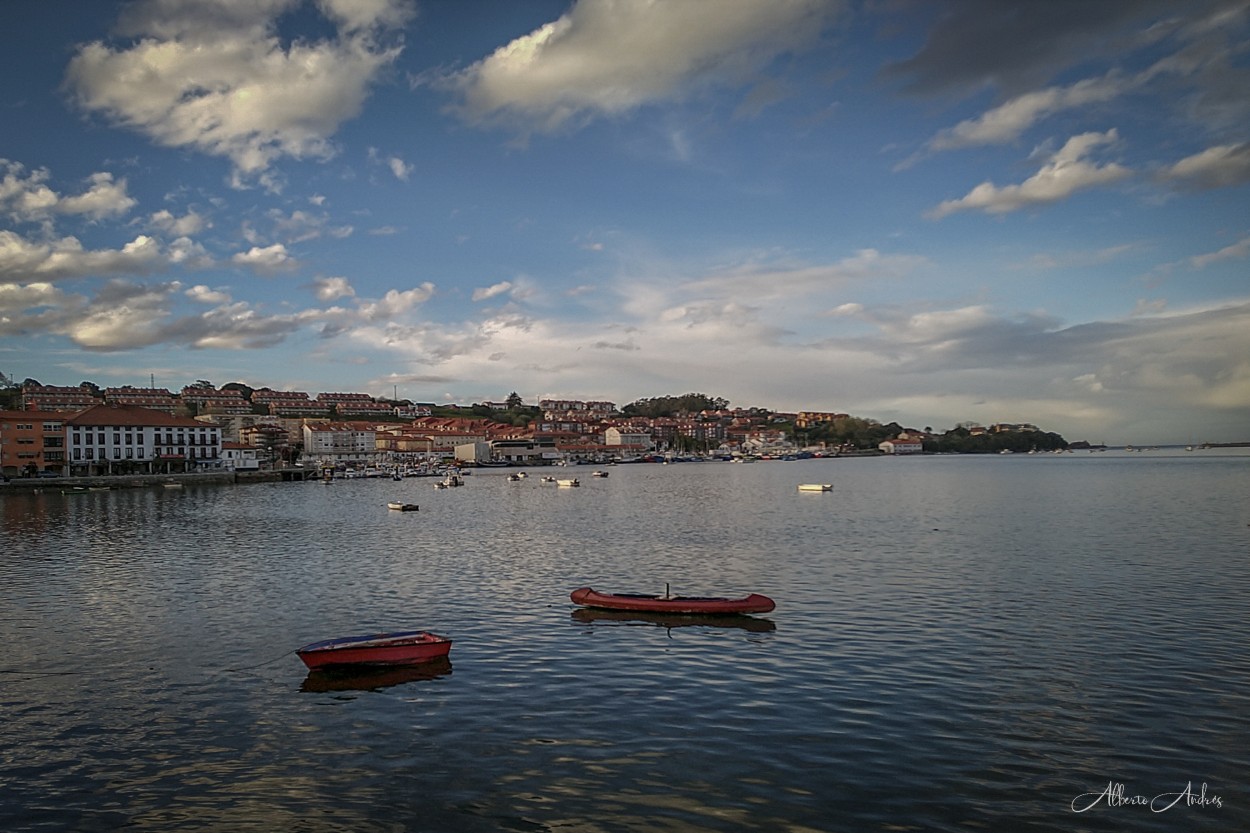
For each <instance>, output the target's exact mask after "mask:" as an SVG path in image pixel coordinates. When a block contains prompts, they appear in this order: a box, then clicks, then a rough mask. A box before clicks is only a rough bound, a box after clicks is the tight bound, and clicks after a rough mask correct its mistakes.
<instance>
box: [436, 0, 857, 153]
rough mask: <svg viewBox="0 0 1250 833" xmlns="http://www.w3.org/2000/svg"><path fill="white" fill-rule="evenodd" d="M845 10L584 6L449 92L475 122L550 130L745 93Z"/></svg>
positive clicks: (810, 0)
mask: <svg viewBox="0 0 1250 833" xmlns="http://www.w3.org/2000/svg"><path fill="white" fill-rule="evenodd" d="M841 8H842V4H841V3H838V2H828V0H773V2H769V3H760V2H757V0H715V2H682V3H633V2H626V3H618V2H612V0H580V2H578V3H576V4H575V5H574V6H573V7H572V8H571V9H570V10H569V11H568V12H567V13H566V14H564V15H563V16H561V17H560V18H559V19H558V20H555V21H553V22H552V23H548V24H546V25H544V26H542V27H541V28H539V29H537V30H535V31H534V32H531V33H530V34H528V35H526V36H524V37H521V38H517V39H516V40H514V41H512V42H511V43H509V44H507V45H506V46H503V47H500V48H499V49H497V50H496V51H495V52H494V54H492V55H491V56H490V57H488V58H486V59H484V60H482V61H479V62H478V63H476V64H474V65H473V66H471V67H469V68H468V69H466V70H464V71H463V72H461V73H460V74H458V75H457V76H456V77H454V78H453V79H450V80H449V84H450V85H451V86H452V87H453V88H454V89H456V90H457V91H458V92H459V93H460V94H461V95H462V96H463V100H462V103H461V107H460V112H461V115H462V116H463V117H464V118H465V119H466V120H467V121H469V122H471V123H478V124H484V123H493V122H503V123H511V124H515V125H517V126H518V127H520V128H521V129H523V130H526V131H530V130H532V131H538V132H551V131H554V130H557V129H560V128H561V127H564V126H566V125H568V124H570V123H575V122H578V121H582V120H586V119H589V118H592V117H595V116H612V115H620V114H623V113H626V112H629V111H631V110H633V109H635V108H637V107H641V106H643V105H646V104H651V103H655V102H662V101H671V100H676V99H679V98H682V97H684V96H686V95H688V94H690V93H691V92H692V91H693V90H695V89H696V88H698V87H699V86H701V85H733V86H745V85H747V84H749V83H750V82H752V81H753V80H754V78H753V76H754V75H755V74H756V73H757V72H758V71H759V70H760V69H761V68H762V67H763V66H764V65H766V64H767V63H768V62H769V61H771V60H772V59H774V58H775V57H777V56H778V55H781V54H783V53H786V52H794V51H800V50H805V49H808V48H810V47H812V46H813V45H814V44H815V43H816V42H817V40H818V38H819V36H820V34H821V32H822V31H823V30H824V28H825V27H826V25H827V24H828V23H829V22H830V21H831V20H832V19H833V18H834V17H835V16H836V15H837V14H839V13H840V11H841Z"/></svg>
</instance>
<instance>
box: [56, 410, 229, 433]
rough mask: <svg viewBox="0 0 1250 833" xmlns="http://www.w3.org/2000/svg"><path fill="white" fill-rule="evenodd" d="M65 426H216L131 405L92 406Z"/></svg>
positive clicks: (77, 414)
mask: <svg viewBox="0 0 1250 833" xmlns="http://www.w3.org/2000/svg"><path fill="white" fill-rule="evenodd" d="M65 422H66V424H67V425H79V426H83V427H87V426H91V427H93V428H94V427H97V426H100V427H112V426H114V425H120V426H126V425H130V426H134V427H155V428H215V427H216V426H212V425H208V424H207V423H203V422H200V421H198V420H194V419H191V418H189V417H176V416H173V415H171V414H168V413H166V412H164V411H156V410H153V409H151V408H140V407H137V406H133V405H92V406H91V407H90V408H87V409H86V410H85V411H79V412H78V413H76V414H74V415H73V416H71V417H68V418H67V419H66V420H65Z"/></svg>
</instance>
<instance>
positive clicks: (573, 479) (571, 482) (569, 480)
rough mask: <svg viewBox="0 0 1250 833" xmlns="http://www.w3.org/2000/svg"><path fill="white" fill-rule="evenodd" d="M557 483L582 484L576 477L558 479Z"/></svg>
mask: <svg viewBox="0 0 1250 833" xmlns="http://www.w3.org/2000/svg"><path fill="white" fill-rule="evenodd" d="M556 485H557V486H580V485H582V484H581V483H579V482H578V481H577V478H576V477H570V478H566V479H564V480H557V481H556Z"/></svg>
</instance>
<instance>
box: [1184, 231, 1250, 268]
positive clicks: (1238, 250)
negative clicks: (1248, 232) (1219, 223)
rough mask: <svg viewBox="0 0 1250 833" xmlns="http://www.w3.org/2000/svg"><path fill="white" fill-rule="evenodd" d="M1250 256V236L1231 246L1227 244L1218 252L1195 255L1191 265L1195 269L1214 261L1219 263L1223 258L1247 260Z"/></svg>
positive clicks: (1190, 262)
mask: <svg viewBox="0 0 1250 833" xmlns="http://www.w3.org/2000/svg"><path fill="white" fill-rule="evenodd" d="M1247 257H1250V237H1243V238H1241V239H1240V240H1238V241H1237V242H1236V243H1234V244H1232V245H1231V246H1225V247H1224V248H1222V249H1220V250H1219V251H1218V252H1210V253H1209V254H1204V255H1195V256H1194V257H1191V258H1190V259H1189V265H1190V266H1193V267H1194V268H1195V269H1202V268H1204V267H1206V266H1209V265H1210V264H1212V263H1219V262H1220V261H1222V260H1245V259H1246V258H1247Z"/></svg>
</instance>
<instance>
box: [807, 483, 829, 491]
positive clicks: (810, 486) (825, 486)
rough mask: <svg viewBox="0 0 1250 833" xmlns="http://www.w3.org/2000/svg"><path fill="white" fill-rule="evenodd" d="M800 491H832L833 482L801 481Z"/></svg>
mask: <svg viewBox="0 0 1250 833" xmlns="http://www.w3.org/2000/svg"><path fill="white" fill-rule="evenodd" d="M799 491H800V492H832V491H833V484H832V483H800V484H799Z"/></svg>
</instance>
